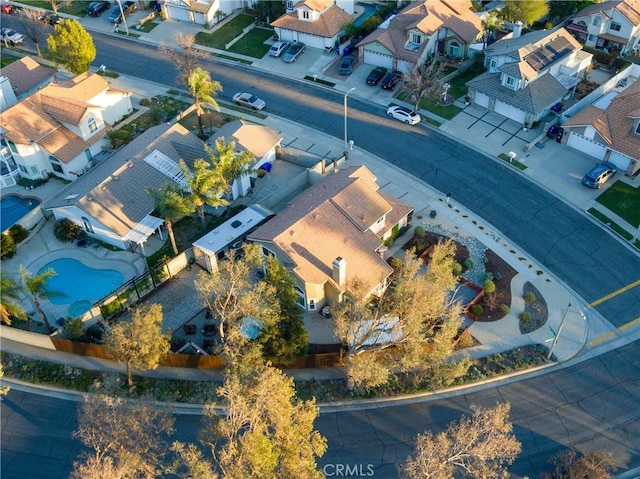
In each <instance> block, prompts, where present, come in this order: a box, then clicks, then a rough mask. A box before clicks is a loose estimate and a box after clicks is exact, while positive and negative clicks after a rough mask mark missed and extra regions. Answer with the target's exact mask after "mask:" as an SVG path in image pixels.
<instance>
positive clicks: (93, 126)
mask: <svg viewBox="0 0 640 479" xmlns="http://www.w3.org/2000/svg"><path fill="white" fill-rule="evenodd" d="M87 124H88V125H89V131H90V132H91V133H95V132H96V130H97V129H98V125H96V120H95V118H89V120H88V121H87Z"/></svg>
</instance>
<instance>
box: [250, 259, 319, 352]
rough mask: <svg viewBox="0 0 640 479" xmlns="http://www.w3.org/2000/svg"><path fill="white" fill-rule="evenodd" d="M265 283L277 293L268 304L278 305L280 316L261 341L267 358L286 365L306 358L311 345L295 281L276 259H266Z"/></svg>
mask: <svg viewBox="0 0 640 479" xmlns="http://www.w3.org/2000/svg"><path fill="white" fill-rule="evenodd" d="M264 280H265V281H266V282H267V284H270V285H271V286H272V287H273V288H274V290H275V295H274V296H272V297H270V298H268V300H269V301H274V302H276V303H277V308H278V310H279V311H280V314H279V317H278V320H277V322H275V323H274V324H272V325H269V326H267V327H265V328H264V329H263V330H262V334H260V338H259V341H260V343H261V344H262V346H263V352H264V356H265V357H266V358H268V359H271V360H274V361H276V362H278V363H287V362H289V361H291V360H292V359H293V358H294V357H296V356H300V355H302V354H304V353H305V351H306V348H307V344H308V342H309V335H308V334H307V330H306V329H305V327H304V321H303V320H302V309H301V308H300V306H299V305H298V294H297V293H296V290H295V287H296V280H295V278H294V277H293V276H292V275H291V273H290V272H289V271H288V270H287V268H285V267H284V266H283V265H282V263H280V262H279V261H278V260H277V259H276V258H275V257H273V256H269V257H268V258H267V273H266V275H265V277H264Z"/></svg>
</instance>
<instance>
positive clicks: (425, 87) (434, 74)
mask: <svg viewBox="0 0 640 479" xmlns="http://www.w3.org/2000/svg"><path fill="white" fill-rule="evenodd" d="M443 77H444V62H442V61H440V60H437V59H436V58H435V57H434V58H432V59H431V60H429V61H427V62H425V63H424V64H422V65H417V66H415V67H414V68H413V69H412V70H411V71H410V72H409V73H405V74H404V89H405V90H407V91H408V92H409V98H410V99H411V101H413V102H414V109H415V110H417V109H418V108H419V107H420V102H421V101H422V100H423V99H425V98H430V99H432V100H437V99H438V97H439V96H440V95H442V78H443Z"/></svg>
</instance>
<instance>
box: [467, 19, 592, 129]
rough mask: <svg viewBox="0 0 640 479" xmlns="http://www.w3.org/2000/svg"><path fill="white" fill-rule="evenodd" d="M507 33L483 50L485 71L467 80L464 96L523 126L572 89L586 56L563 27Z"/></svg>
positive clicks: (588, 57) (517, 27)
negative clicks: (466, 95)
mask: <svg viewBox="0 0 640 479" xmlns="http://www.w3.org/2000/svg"><path fill="white" fill-rule="evenodd" d="M521 31H522V24H521V23H520V22H516V25H515V28H514V30H513V32H512V33H510V34H508V35H506V36H505V37H503V38H502V39H500V40H498V41H497V42H495V43H493V44H491V45H489V46H488V47H487V48H486V49H485V50H484V66H485V67H486V68H487V71H486V72H485V73H483V74H481V75H479V76H477V77H476V78H474V79H473V80H470V81H469V82H467V87H468V89H469V90H468V91H469V93H468V96H469V98H470V99H471V101H472V102H473V103H474V104H476V105H479V106H482V107H485V108H488V109H489V110H491V111H495V112H496V113H499V114H501V115H504V116H506V117H508V118H510V119H512V120H515V121H517V122H519V123H522V124H523V125H531V124H532V123H533V122H535V121H539V120H540V119H541V118H543V117H544V116H545V115H546V114H547V113H548V112H549V111H550V109H551V108H552V107H553V106H554V105H555V104H557V103H560V102H562V100H563V98H565V97H567V96H569V95H571V94H572V92H573V89H574V88H575V86H576V85H577V84H578V83H579V82H580V78H581V76H583V75H584V74H585V71H586V69H587V68H588V67H589V66H590V65H591V60H592V55H591V54H590V53H587V52H584V51H582V45H580V43H579V42H578V41H577V40H576V39H575V38H573V37H572V36H571V34H570V33H569V32H568V31H567V30H565V29H564V28H561V27H560V28H554V29H552V30H537V31H532V32H529V33H527V34H524V35H522V34H521Z"/></svg>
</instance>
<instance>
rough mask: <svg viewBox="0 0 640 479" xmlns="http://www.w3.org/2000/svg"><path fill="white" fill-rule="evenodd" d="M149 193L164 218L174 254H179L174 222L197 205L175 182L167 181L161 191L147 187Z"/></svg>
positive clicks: (193, 209) (189, 212)
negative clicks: (184, 194)
mask: <svg viewBox="0 0 640 479" xmlns="http://www.w3.org/2000/svg"><path fill="white" fill-rule="evenodd" d="M147 194H148V195H149V196H151V197H152V198H153V201H154V202H155V209H156V211H157V212H158V214H159V215H160V216H161V217H162V218H163V219H164V224H165V225H166V226H167V231H168V232H169V238H170V239H171V246H172V247H173V254H174V255H176V256H177V255H178V253H179V251H178V245H177V244H176V237H175V236H174V234H173V222H174V221H177V220H179V219H180V218H182V217H183V216H186V215H190V214H192V213H193V212H194V211H195V206H194V205H193V203H192V202H191V201H189V199H188V198H187V197H185V196H183V193H182V191H181V190H180V188H178V186H176V185H175V184H171V183H165V185H164V187H163V188H162V189H161V190H160V191H156V190H154V189H153V188H147Z"/></svg>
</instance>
